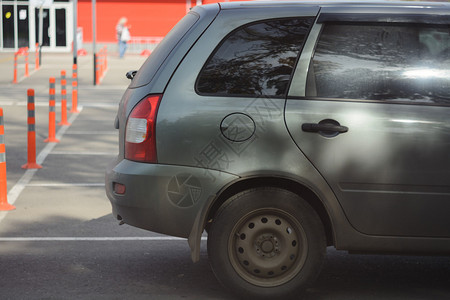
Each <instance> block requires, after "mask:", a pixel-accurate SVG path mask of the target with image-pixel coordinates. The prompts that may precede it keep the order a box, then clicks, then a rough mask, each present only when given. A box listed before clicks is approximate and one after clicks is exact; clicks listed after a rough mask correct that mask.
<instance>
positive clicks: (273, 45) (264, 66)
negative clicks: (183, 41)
mask: <svg viewBox="0 0 450 300" xmlns="http://www.w3.org/2000/svg"><path fill="white" fill-rule="evenodd" d="M313 21H314V18H287V19H272V20H265V21H261V22H257V23H250V24H247V25H244V26H242V27H240V28H238V29H236V30H234V31H233V32H231V33H230V34H229V35H228V36H227V37H225V39H224V40H223V41H222V42H221V43H220V44H219V46H218V47H217V48H216V50H215V51H214V52H213V54H212V55H211V57H210V58H209V59H208V61H207V62H206V64H205V65H204V67H203V69H202V71H201V72H200V75H199V76H198V78H197V84H196V90H197V93H199V94H201V95H213V96H244V97H245V96H258V95H266V96H274V97H276V96H285V95H286V92H287V89H288V84H289V82H290V78H291V75H292V73H293V70H294V66H295V63H296V61H297V56H298V54H299V52H300V50H301V49H302V46H303V43H304V41H305V38H306V36H307V34H308V32H309V29H310V27H311V25H312V24H313Z"/></svg>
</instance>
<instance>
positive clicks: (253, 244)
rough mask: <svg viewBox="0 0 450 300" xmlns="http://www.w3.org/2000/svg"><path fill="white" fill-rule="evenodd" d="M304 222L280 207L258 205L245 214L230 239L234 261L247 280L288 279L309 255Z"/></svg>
mask: <svg viewBox="0 0 450 300" xmlns="http://www.w3.org/2000/svg"><path fill="white" fill-rule="evenodd" d="M307 249H308V244H307V238H306V233H305V231H304V229H303V227H302V225H301V224H300V223H299V222H298V220H297V219H296V218H294V217H293V216H292V215H291V214H289V213H287V212H285V211H283V210H279V209H259V210H255V211H252V212H250V213H248V214H246V215H244V216H243V217H242V218H241V219H240V220H239V221H238V222H236V225H235V226H234V227H233V230H232V231H231V234H230V236H229V239H228V254H229V259H230V262H231V265H232V266H233V268H234V270H235V271H236V272H237V273H238V275H239V276H240V277H241V278H243V279H244V280H245V281H247V282H249V283H251V284H253V285H256V286H261V287H273V286H279V285H282V284H285V283H287V282H289V281H290V280H291V279H292V278H294V277H295V276H296V275H297V274H298V273H299V272H300V270H301V269H302V267H303V265H304V263H305V261H306V257H307V254H308V253H307V252H308V251H307Z"/></svg>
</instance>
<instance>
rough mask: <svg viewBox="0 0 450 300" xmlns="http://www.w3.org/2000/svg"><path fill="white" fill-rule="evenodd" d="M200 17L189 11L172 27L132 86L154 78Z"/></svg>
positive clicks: (141, 84) (138, 73)
mask: <svg viewBox="0 0 450 300" xmlns="http://www.w3.org/2000/svg"><path fill="white" fill-rule="evenodd" d="M198 19H199V16H198V15H197V14H195V13H193V12H189V13H188V14H186V16H184V18H183V19H181V20H180V21H179V22H178V23H177V25H175V27H174V28H172V30H171V31H170V32H169V33H168V34H167V35H166V37H165V38H164V39H163V40H162V41H161V43H159V45H158V46H157V47H156V48H155V50H154V51H153V52H152V54H151V55H150V56H149V57H148V58H147V60H146V61H145V63H144V64H143V65H142V67H141V68H140V69H139V71H138V72H137V73H136V76H135V77H134V78H133V80H132V81H131V84H130V88H137V87H140V86H143V85H146V84H148V83H149V82H150V81H151V80H152V79H153V77H154V76H155V74H156V72H157V71H158V69H159V67H160V66H161V65H162V64H163V62H164V60H165V59H166V58H167V57H168V56H169V54H170V52H171V51H172V50H173V49H174V48H175V46H176V45H177V43H178V42H179V41H180V40H181V38H182V37H183V36H184V35H185V34H186V33H187V32H188V31H189V29H190V28H191V27H192V26H193V25H194V24H195V23H196V22H197V20H198Z"/></svg>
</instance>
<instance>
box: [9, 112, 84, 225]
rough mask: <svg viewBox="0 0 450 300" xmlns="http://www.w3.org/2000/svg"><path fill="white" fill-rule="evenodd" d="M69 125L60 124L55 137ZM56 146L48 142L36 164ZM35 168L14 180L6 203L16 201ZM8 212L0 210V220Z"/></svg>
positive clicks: (73, 115) (62, 132) (60, 134)
mask: <svg viewBox="0 0 450 300" xmlns="http://www.w3.org/2000/svg"><path fill="white" fill-rule="evenodd" d="M79 110H80V113H81V111H82V110H83V107H82V106H80V107H79ZM79 115H80V114H79V113H78V114H72V115H71V116H70V118H69V120H68V122H69V123H73V122H74V121H75V120H76V118H77V117H78V116H79ZM68 128H69V126H62V127H61V128H60V129H59V130H58V132H57V133H56V138H57V139H58V140H60V139H61V138H62V137H63V135H64V133H65V132H66V131H67V129H68ZM55 146H56V143H48V144H47V145H46V146H45V147H44V149H42V151H41V152H40V153H39V155H38V156H37V157H36V163H37V164H38V165H42V163H43V162H44V160H45V158H46V157H47V156H48V155H49V154H50V152H51V151H52V150H53V148H54V147H55ZM36 172H37V169H27V170H26V171H25V174H23V175H22V177H21V178H20V179H19V181H17V182H16V184H15V185H14V186H13V187H12V189H11V190H10V191H9V193H8V195H7V200H8V203H9V204H11V205H13V204H14V202H16V200H17V198H19V196H20V194H21V193H22V191H23V190H24V189H25V187H26V186H27V185H28V184H29V183H30V181H31V179H32V178H33V176H34V174H36ZM7 214H8V211H2V212H0V222H2V221H3V219H4V218H5V217H6V215H7Z"/></svg>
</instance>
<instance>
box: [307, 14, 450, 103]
mask: <svg viewBox="0 0 450 300" xmlns="http://www.w3.org/2000/svg"><path fill="white" fill-rule="evenodd" d="M449 31H450V29H449V28H448V26H442V27H439V26H429V25H417V24H398V23H390V24H379V25H367V24H348V23H347V24H339V23H335V24H333V23H331V24H325V25H324V28H323V31H322V33H321V35H320V38H319V41H318V44H317V47H316V51H315V54H314V57H313V59H312V62H311V65H310V68H309V71H308V80H307V88H306V95H307V96H309V97H322V98H342V99H363V100H381V101H390V102H408V103H411V102H418V103H430V104H441V105H450V34H449Z"/></svg>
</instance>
